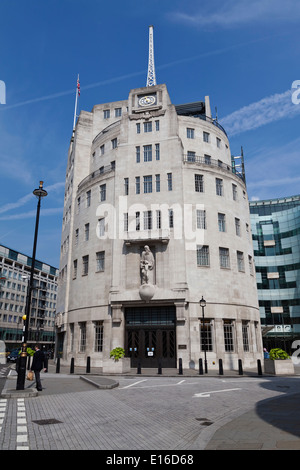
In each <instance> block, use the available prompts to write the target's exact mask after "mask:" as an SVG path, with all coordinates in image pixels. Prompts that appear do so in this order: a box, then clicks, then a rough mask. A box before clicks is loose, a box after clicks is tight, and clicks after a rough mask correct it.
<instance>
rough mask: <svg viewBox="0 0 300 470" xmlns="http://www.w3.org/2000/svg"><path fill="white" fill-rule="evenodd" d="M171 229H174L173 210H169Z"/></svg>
mask: <svg viewBox="0 0 300 470" xmlns="http://www.w3.org/2000/svg"><path fill="white" fill-rule="evenodd" d="M169 228H174V212H173V209H169Z"/></svg>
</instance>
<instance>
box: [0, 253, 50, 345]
mask: <svg viewBox="0 0 300 470" xmlns="http://www.w3.org/2000/svg"><path fill="white" fill-rule="evenodd" d="M31 265H32V258H31V257H29V256H27V255H24V254H23V253H20V252H18V251H16V250H12V249H10V248H8V247H6V246H3V245H0V340H2V341H4V342H5V344H6V347H7V348H9V349H13V348H16V347H19V346H20V345H21V339H22V331H23V323H24V321H23V319H22V316H23V315H24V313H25V304H26V296H27V292H28V283H29V279H30V273H31ZM34 266H35V269H34V277H33V289H32V299H31V309H30V323H29V338H28V342H29V345H30V346H32V345H33V344H34V343H35V342H37V341H39V342H41V343H42V344H43V345H44V346H45V347H46V348H49V347H53V344H54V340H55V334H54V320H55V313H56V295H57V278H58V269H57V268H55V267H53V266H49V265H48V264H46V263H43V262H41V261H38V260H36V261H35V265H34Z"/></svg>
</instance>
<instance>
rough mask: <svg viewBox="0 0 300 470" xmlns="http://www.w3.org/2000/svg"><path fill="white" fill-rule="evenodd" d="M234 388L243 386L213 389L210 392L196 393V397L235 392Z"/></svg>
mask: <svg viewBox="0 0 300 470" xmlns="http://www.w3.org/2000/svg"><path fill="white" fill-rule="evenodd" d="M234 390H242V389H241V388H228V389H227V390H212V391H210V392H202V393H195V395H194V398H202V397H210V394H211V393H223V392H233V391H234Z"/></svg>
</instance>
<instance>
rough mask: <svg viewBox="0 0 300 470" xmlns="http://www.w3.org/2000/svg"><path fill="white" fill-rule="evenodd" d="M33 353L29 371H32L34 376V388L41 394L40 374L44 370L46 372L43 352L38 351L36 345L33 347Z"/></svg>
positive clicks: (38, 347) (37, 345)
mask: <svg viewBox="0 0 300 470" xmlns="http://www.w3.org/2000/svg"><path fill="white" fill-rule="evenodd" d="M34 349H35V353H34V355H33V361H32V365H31V368H30V370H33V372H34V375H35V381H36V388H37V390H38V391H39V392H41V391H42V390H43V389H42V384H41V377H40V372H41V370H42V369H43V368H44V371H46V370H47V369H46V367H47V366H46V365H45V355H44V353H43V351H41V349H40V345H39V344H36V345H35V346H34Z"/></svg>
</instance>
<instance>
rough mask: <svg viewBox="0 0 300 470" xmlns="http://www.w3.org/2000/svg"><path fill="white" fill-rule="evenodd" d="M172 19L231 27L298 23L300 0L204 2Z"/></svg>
mask: <svg viewBox="0 0 300 470" xmlns="http://www.w3.org/2000/svg"><path fill="white" fill-rule="evenodd" d="M169 16H170V17H171V18H172V19H174V20H176V21H180V22H185V23H188V24H191V25H195V26H202V27H205V26H214V27H223V28H230V27H236V26H244V25H245V24H251V23H254V22H255V23H256V24H257V22H268V23H270V22H277V21H280V22H281V23H282V22H283V21H288V22H298V21H299V19H300V4H299V2H298V1H297V0H285V1H284V2H282V1H281V0H252V1H251V2H249V0H227V1H222V2H209V4H208V7H207V6H206V7H205V5H203V4H202V3H201V11H196V12H195V11H194V12H193V13H190V14H188V13H186V12H173V13H171V14H170V15H169Z"/></svg>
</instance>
